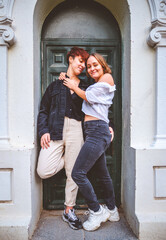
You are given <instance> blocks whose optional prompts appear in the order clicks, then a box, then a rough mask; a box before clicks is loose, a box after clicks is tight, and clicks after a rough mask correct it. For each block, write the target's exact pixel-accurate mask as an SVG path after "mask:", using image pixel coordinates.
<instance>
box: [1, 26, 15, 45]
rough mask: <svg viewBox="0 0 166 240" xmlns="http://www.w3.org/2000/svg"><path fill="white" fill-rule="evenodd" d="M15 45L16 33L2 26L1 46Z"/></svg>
mask: <svg viewBox="0 0 166 240" xmlns="http://www.w3.org/2000/svg"><path fill="white" fill-rule="evenodd" d="M13 43H14V31H13V29H12V28H11V27H9V26H6V25H0V46H2V45H12V44H13Z"/></svg>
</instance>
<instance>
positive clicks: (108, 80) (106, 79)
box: [100, 73, 114, 86]
mask: <svg viewBox="0 0 166 240" xmlns="http://www.w3.org/2000/svg"><path fill="white" fill-rule="evenodd" d="M100 82H106V83H109V84H110V85H111V86H114V79H113V77H112V75H111V74H110V73H105V74H104V75H103V76H102V77H101V79H100Z"/></svg>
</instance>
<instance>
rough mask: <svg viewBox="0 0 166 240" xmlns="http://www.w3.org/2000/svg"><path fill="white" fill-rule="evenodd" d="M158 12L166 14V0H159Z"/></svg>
mask: <svg viewBox="0 0 166 240" xmlns="http://www.w3.org/2000/svg"><path fill="white" fill-rule="evenodd" d="M159 11H160V12H163V13H164V15H165V16H166V0H162V1H160V9H159Z"/></svg>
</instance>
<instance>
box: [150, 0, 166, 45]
mask: <svg viewBox="0 0 166 240" xmlns="http://www.w3.org/2000/svg"><path fill="white" fill-rule="evenodd" d="M148 2H149V6H150V10H151V16H152V21H151V23H152V26H151V31H150V34H149V37H148V39H147V43H148V45H149V46H151V47H155V46H159V45H160V46H166V0H148Z"/></svg>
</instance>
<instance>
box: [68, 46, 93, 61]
mask: <svg viewBox="0 0 166 240" xmlns="http://www.w3.org/2000/svg"><path fill="white" fill-rule="evenodd" d="M70 56H71V57H72V58H73V59H74V58H75V57H76V56H81V57H82V59H83V60H84V61H85V62H86V60H87V59H88V57H89V53H87V51H85V50H84V49H83V48H78V47H72V48H71V50H70V51H69V52H68V53H67V63H68V64H69V57H70Z"/></svg>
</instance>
